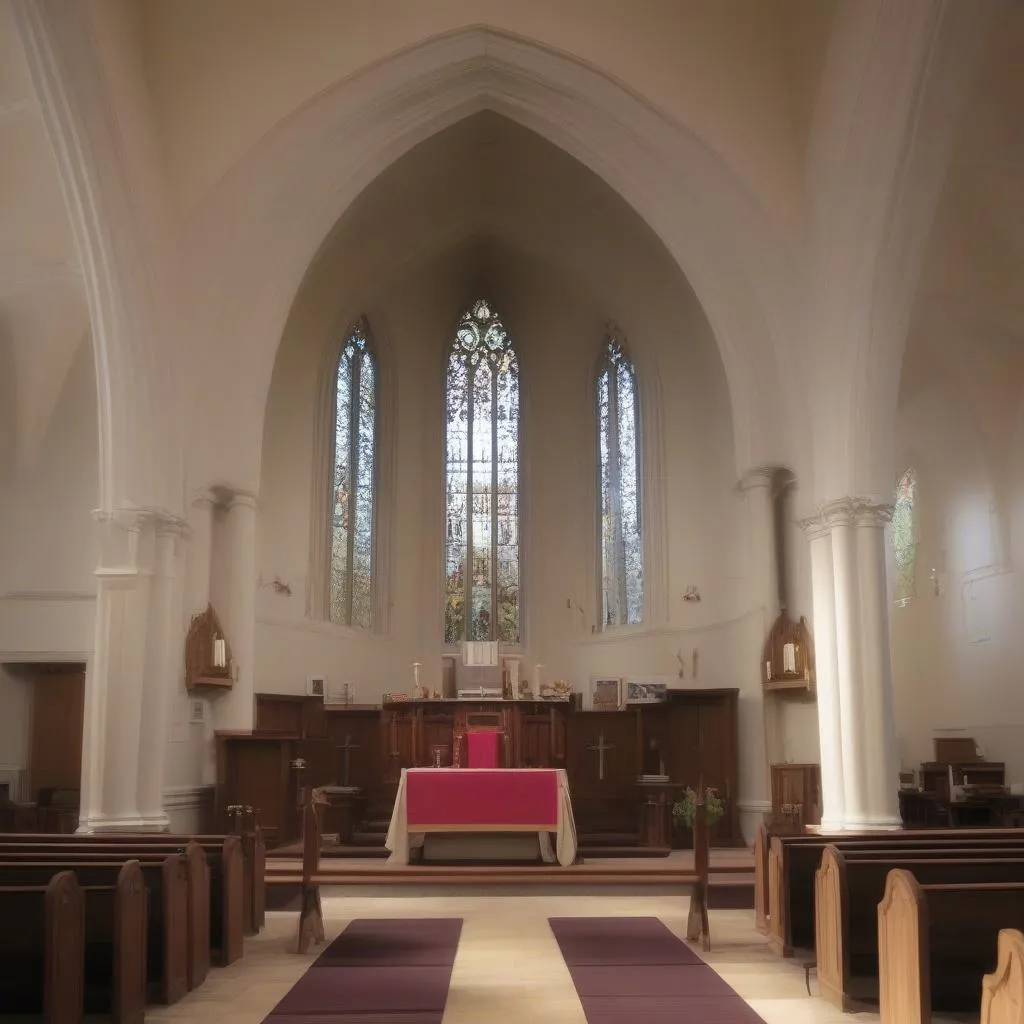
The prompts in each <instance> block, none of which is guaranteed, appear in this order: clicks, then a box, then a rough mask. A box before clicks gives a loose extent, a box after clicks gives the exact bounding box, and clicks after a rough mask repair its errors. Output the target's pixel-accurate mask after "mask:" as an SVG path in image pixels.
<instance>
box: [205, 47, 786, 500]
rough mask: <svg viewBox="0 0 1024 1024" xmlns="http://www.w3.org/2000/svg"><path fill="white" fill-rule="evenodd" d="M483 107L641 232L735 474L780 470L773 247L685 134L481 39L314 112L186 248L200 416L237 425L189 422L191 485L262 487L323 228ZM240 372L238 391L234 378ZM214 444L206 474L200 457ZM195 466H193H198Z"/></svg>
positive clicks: (251, 167) (415, 55) (713, 160)
mask: <svg viewBox="0 0 1024 1024" xmlns="http://www.w3.org/2000/svg"><path fill="white" fill-rule="evenodd" d="M482 109H493V110H495V111H496V112H498V113H500V114H502V115H504V116H506V117H509V118H510V119H512V120H514V121H517V122H518V123H520V124H522V125H524V126H525V127H528V128H530V129H531V130H533V131H535V132H537V133H538V134H540V135H541V136H543V137H544V138H546V139H548V140H549V141H551V142H553V143H554V144H555V145H557V146H559V147H560V148H562V149H564V150H565V151H566V152H568V153H570V154H571V155H572V156H574V157H576V158H577V159H579V160H580V161H581V162H582V163H583V164H585V165H586V166H587V167H589V168H590V169H591V170H593V171H594V172H595V173H597V174H598V175H599V176H600V177H601V178H603V179H604V180H605V181H606V182H607V183H608V184H610V185H611V186H612V187H613V188H614V189H615V190H616V191H618V192H619V193H620V195H622V196H623V197H624V198H625V199H626V201H627V202H628V203H630V205H631V206H633V208H634V209H636V210H637V212H638V213H639V214H640V215H641V216H642V217H643V218H644V219H645V220H646V221H647V222H648V223H649V224H650V225H651V226H652V228H653V229H654V230H655V232H656V233H657V234H658V235H659V236H660V238H661V239H662V241H663V242H664V243H665V245H666V247H667V248H668V249H669V251H670V253H671V254H672V255H673V257H674V258H675V259H676V261H677V262H678V263H679V265H680V267H681V268H682V270H683V272H684V273H685V274H686V276H687V277H688V279H689V280H690V281H691V283H692V284H693V287H694V290H695V291H696V293H697V295H698V297H699V299H700V300H701V302H702V304H703V305H704V307H705V310H706V311H707V314H708V318H709V321H710V322H711V324H712V327H713V329H714V332H715V335H716V338H717V340H718V344H719V346H720V349H721V352H722V359H723V363H724V365H725V369H726V374H727V377H728V380H729V386H730V396H731V402H732V415H733V421H734V429H735V436H736V439H737V442H736V446H737V451H736V462H737V465H739V466H745V465H748V464H750V463H752V462H765V461H771V460H773V459H774V460H779V459H780V458H783V457H784V456H785V454H786V449H787V448H788V440H789V438H788V430H789V425H788V422H787V420H786V419H785V418H784V416H785V414H784V413H782V414H780V409H779V406H778V404H777V401H776V398H777V395H778V394H779V381H780V370H779V365H780V359H779V352H780V350H781V349H782V347H783V342H782V340H781V339H782V338H783V337H785V336H786V332H785V331H784V330H783V326H782V325H783V323H784V319H785V315H786V309H787V301H788V297H789V295H790V294H791V292H792V287H793V284H792V282H791V281H790V280H788V278H787V274H788V271H789V269H790V268H791V266H792V261H790V260H788V259H787V255H786V254H787V252H788V248H789V247H788V244H787V242H786V240H785V236H784V232H783V231H782V230H781V229H780V228H779V226H778V225H774V224H772V222H771V220H770V217H769V216H768V215H767V214H766V213H765V211H763V210H761V209H759V208H758V206H757V204H756V203H755V202H754V200H753V199H752V197H751V196H750V195H749V194H747V193H746V192H745V190H744V189H743V188H742V187H741V186H740V184H739V182H738V179H737V178H736V176H735V175H734V174H732V173H731V171H730V169H729V168H728V167H727V166H725V165H724V164H723V162H722V161H721V160H720V159H719V158H718V157H717V156H716V155H715V154H714V153H712V152H710V151H709V150H708V149H707V148H706V147H705V146H704V145H703V143H701V142H700V141H699V140H698V139H697V138H695V137H694V136H693V135H692V134H691V133H689V132H688V131H687V130H686V128H685V127H684V126H681V125H678V124H673V123H670V122H669V121H667V120H666V119H665V118H664V117H663V116H661V115H660V114H659V113H658V112H657V111H655V110H653V109H651V107H650V106H648V105H647V104H646V103H644V102H643V100H642V99H640V98H639V97H637V96H635V95H633V94H632V93H630V92H629V91H628V90H627V89H625V88H624V87H623V86H621V85H619V84H617V83H615V82H613V81H611V80H610V79H609V78H608V77H606V76H604V75H602V74H601V73H599V72H597V71H595V70H594V69H592V68H589V67H587V66H585V65H583V64H582V63H580V62H579V61H577V60H575V59H573V58H572V57H570V56H567V55H565V54H562V53H556V52H554V51H552V50H549V49H547V48H545V47H544V46H542V45H540V44H538V43H534V42H530V41H527V40H523V39H519V38H515V37H513V36H511V35H508V34H506V33H499V32H496V31H494V30H492V29H488V28H482V27H474V28H471V29H466V30H462V31H459V32H455V33H452V34H449V35H444V36H441V37H438V38H435V39H431V40H428V41H426V42H424V43H422V44H420V45H418V46H416V47H413V48H412V49H410V50H407V51H404V52H402V53H399V54H397V55H395V56H393V57H391V58H389V59H387V60H385V61H383V62H381V63H380V64H378V65H375V66H373V67H371V68H368V69H367V70H366V71H364V72H362V73H360V74H358V75H356V76H354V77H353V78H351V79H349V80H346V81H344V82H340V83H338V85H336V86H335V87H334V88H332V89H331V90H329V91H327V92H325V93H323V94H321V95H320V96H318V97H316V98H315V99H314V100H313V101H311V102H310V103H308V104H307V105H305V106H304V107H303V108H302V109H300V110H299V111H297V112H296V113H295V114H294V116H292V117H291V118H289V119H288V120H287V121H286V122H285V123H283V124H282V125H280V127H279V128H278V130H276V131H275V132H274V133H273V134H271V135H270V136H268V137H267V138H265V139H264V140H263V141H262V143H261V144H260V146H259V147H257V149H256V150H255V151H252V152H250V153H249V154H248V155H247V156H246V158H245V159H244V160H243V161H242V162H240V163H239V164H238V165H237V166H236V167H235V169H234V170H233V171H232V173H230V174H229V175H228V176H227V177H226V178H225V179H224V180H222V181H221V182H220V184H219V186H218V187H217V188H216V189H214V190H213V191H212V192H211V193H210V194H209V195H208V196H207V198H206V200H205V201H204V202H203V203H202V204H201V205H200V207H199V208H198V209H197V211H196V213H195V215H194V217H193V219H192V222H191V224H190V226H189V229H188V232H187V236H186V239H187V249H188V252H189V258H188V260H187V264H188V266H189V269H190V272H191V275H192V278H191V285H192V287H191V288H190V293H191V294H192V295H194V297H195V299H194V303H193V304H192V308H191V312H192V315H193V319H192V322H191V326H190V332H189V333H190V335H191V340H192V343H193V344H194V346H195V348H194V357H195V363H196V366H197V368H198V369H199V373H198V377H197V381H196V386H197V388H198V391H199V395H200V396H201V397H200V401H198V402H196V403H195V407H196V408H197V409H200V410H202V409H205V408H216V406H217V395H218V394H221V395H223V394H224V393H225V392H224V389H225V388H228V389H229V391H230V393H231V394H232V401H231V407H232V415H231V417H230V422H227V421H226V420H225V418H224V417H223V416H220V415H215V416H214V417H213V418H212V419H204V417H202V416H198V417H196V418H195V419H194V421H193V423H194V428H195V432H194V433H193V436H192V438H191V445H190V464H191V466H192V468H193V471H194V472H195V473H196V474H197V476H199V477H203V478H208V479H218V478H221V477H223V476H224V474H225V473H226V472H228V471H229V470H230V472H231V473H232V474H233V475H234V478H233V479H232V483H237V484H238V485H239V486H241V485H247V486H250V487H251V486H255V482H256V481H257V480H258V476H259V459H260V451H259V445H260V425H261V423H262V416H263V411H264V408H265V401H266V394H267V390H268V387H269V382H270V376H271V372H272V368H273V360H274V354H275V352H276V347H277V344H278V342H279V339H280V337H281V332H282V329H283V326H284V323H285V321H286V319H287V315H288V310H289V308H290V306H291V303H292V301H293V298H294V295H295V294H296V292H297V290H298V288H299V286H300V284H301V281H302V278H303V275H304V274H305V272H306V269H307V268H308V267H309V265H310V263H311V262H312V260H313V259H314V257H315V255H316V253H317V251H318V249H319V247H320V246H321V244H322V243H323V241H324V238H325V235H326V234H327V232H328V231H329V229H330V227H331V226H332V225H333V224H335V223H336V222H337V220H338V219H339V217H340V216H341V215H342V213H343V212H344V211H345V209H346V208H347V207H348V205H349V204H350V203H351V202H352V201H353V199H354V198H355V197H356V196H357V195H358V194H359V193H360V191H361V190H362V189H363V188H365V187H366V185H367V184H369V182H370V181H372V180H373V179H374V178H375V177H376V176H377V175H378V174H379V173H380V172H381V171H382V170H383V169H384V168H385V167H387V166H388V165H389V164H391V163H392V162H393V161H394V160H396V159H398V157H400V156H401V155H402V154H404V153H406V152H408V151H409V150H410V149H411V148H412V147H413V146H415V145H416V144H417V143H419V142H421V141H423V140H424V139H426V138H428V137H429V136H431V135H432V134H434V133H435V132H437V131H440V130H442V129H443V128H445V127H447V126H449V125H451V124H454V123H455V122H457V121H459V120H461V119H462V118H464V117H466V116H468V115H470V114H472V113H475V112H477V111H479V110H482ZM241 366H245V367H247V369H246V372H245V376H244V380H240V379H239V367H241ZM211 432H214V433H216V434H217V435H218V439H219V443H218V445H217V446H216V454H217V457H218V460H219V461H218V462H217V463H212V462H210V463H209V464H203V459H204V455H205V454H206V453H212V446H209V445H208V444H207V443H206V439H208V437H209V436H210V434H211ZM197 460H198V462H197Z"/></svg>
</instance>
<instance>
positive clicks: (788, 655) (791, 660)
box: [782, 643, 796, 674]
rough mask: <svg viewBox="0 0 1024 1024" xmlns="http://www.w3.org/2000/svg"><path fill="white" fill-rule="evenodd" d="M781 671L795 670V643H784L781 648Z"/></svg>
mask: <svg viewBox="0 0 1024 1024" xmlns="http://www.w3.org/2000/svg"><path fill="white" fill-rule="evenodd" d="M782 671H783V672H785V673H787V674H788V673H790V672H796V644H792V643H789V644H785V645H783V648H782Z"/></svg>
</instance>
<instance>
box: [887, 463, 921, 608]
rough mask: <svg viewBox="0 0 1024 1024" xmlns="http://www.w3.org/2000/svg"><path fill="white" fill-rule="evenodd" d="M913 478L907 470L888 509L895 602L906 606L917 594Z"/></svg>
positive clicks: (910, 471) (914, 481) (914, 488)
mask: <svg viewBox="0 0 1024 1024" xmlns="http://www.w3.org/2000/svg"><path fill="white" fill-rule="evenodd" d="M916 490H917V477H916V475H915V473H914V470H913V469H908V470H907V471H906V472H905V473H904V474H903V476H902V477H900V482H899V485H898V486H897V488H896V501H895V503H894V505H893V510H892V547H893V555H894V560H895V562H896V592H895V598H896V603H897V604H900V605H904V604H907V602H909V601H910V599H911V598H912V597H914V596H915V595H916V593H917V580H916V573H917V522H916V516H915V510H914V498H915V492H916Z"/></svg>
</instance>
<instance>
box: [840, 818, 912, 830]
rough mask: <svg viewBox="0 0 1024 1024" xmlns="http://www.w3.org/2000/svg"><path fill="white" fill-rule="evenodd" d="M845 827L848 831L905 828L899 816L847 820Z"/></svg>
mask: <svg viewBox="0 0 1024 1024" xmlns="http://www.w3.org/2000/svg"><path fill="white" fill-rule="evenodd" d="M844 827H845V829H846V831H848V832H895V831H896V830H897V829H901V828H903V822H902V821H901V820H900V819H899V818H890V817H885V818H869V819H866V820H864V821H850V820H847V822H846V824H845V826H844Z"/></svg>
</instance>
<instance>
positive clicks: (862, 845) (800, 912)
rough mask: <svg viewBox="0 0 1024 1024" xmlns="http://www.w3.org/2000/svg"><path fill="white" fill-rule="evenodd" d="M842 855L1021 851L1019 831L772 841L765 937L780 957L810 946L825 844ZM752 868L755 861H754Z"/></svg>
mask: <svg viewBox="0 0 1024 1024" xmlns="http://www.w3.org/2000/svg"><path fill="white" fill-rule="evenodd" d="M830 844H832V845H835V846H838V847H839V848H840V849H843V850H854V849H859V850H872V849H874V850H887V849H893V848H895V849H921V850H924V849H953V848H956V849H974V848H978V849H982V848H985V849H987V848H992V849H1020V848H1024V829H972V830H970V831H968V830H966V829H945V830H941V831H940V830H938V829H935V830H921V831H918V832H885V833H881V834H879V833H877V832H876V833H874V834H873V835H865V834H863V833H860V834H852V833H845V834H843V835H842V836H811V835H800V836H772V839H771V844H770V849H769V855H768V936H769V942H770V944H771V948H772V949H773V950H774V951H775V952H776V953H779V954H781V955H782V956H792V955H793V953H794V950H796V949H799V948H809V947H811V946H812V945H813V943H814V876H815V872H816V871H817V869H818V865H819V863H820V862H821V853H822V850H824V849H825V847H826V846H828V845H830ZM755 868H756V862H755Z"/></svg>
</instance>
